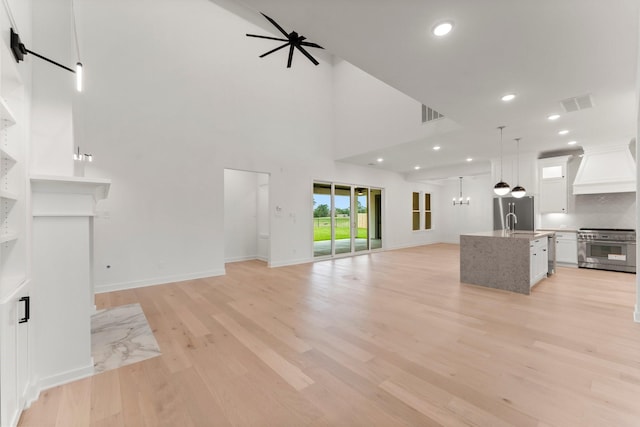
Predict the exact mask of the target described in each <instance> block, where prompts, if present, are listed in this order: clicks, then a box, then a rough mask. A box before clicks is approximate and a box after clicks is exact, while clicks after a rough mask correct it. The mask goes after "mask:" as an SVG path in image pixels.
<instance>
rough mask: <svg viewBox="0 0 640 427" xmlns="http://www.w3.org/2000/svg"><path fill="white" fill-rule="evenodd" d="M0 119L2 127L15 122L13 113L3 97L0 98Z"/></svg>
mask: <svg viewBox="0 0 640 427" xmlns="http://www.w3.org/2000/svg"><path fill="white" fill-rule="evenodd" d="M0 120H2V126H3V127H9V126H13V125H15V124H16V116H14V115H13V112H11V109H10V108H9V106H8V105H7V103H6V102H5V100H4V99H2V98H0Z"/></svg>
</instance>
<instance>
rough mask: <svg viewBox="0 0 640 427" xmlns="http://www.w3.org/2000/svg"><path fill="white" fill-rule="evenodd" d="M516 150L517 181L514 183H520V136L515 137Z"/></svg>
mask: <svg viewBox="0 0 640 427" xmlns="http://www.w3.org/2000/svg"><path fill="white" fill-rule="evenodd" d="M516 150H517V153H518V155H517V156H516V163H517V164H516V166H518V169H517V171H518V174H517V177H518V179H517V182H516V185H520V138H516Z"/></svg>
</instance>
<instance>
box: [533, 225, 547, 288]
mask: <svg viewBox="0 0 640 427" xmlns="http://www.w3.org/2000/svg"><path fill="white" fill-rule="evenodd" d="M548 246H549V245H548V239H547V238H546V237H542V238H540V239H536V240H532V241H531V242H530V243H529V279H530V286H533V285H535V284H536V283H538V282H539V281H540V280H542V279H543V278H545V277H547V271H548V268H549V267H548V265H549V250H548V249H549V248H548Z"/></svg>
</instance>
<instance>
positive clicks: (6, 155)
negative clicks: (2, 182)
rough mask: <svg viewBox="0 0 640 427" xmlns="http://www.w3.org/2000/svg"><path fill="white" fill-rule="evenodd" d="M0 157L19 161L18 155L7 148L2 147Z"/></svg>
mask: <svg viewBox="0 0 640 427" xmlns="http://www.w3.org/2000/svg"><path fill="white" fill-rule="evenodd" d="M0 158H3V159H7V160H10V161H12V162H14V163H15V162H17V161H18V160H16V157H15V156H14V155H13V154H11V153H10V152H9V151H8V150H7V149H6V148H2V147H0Z"/></svg>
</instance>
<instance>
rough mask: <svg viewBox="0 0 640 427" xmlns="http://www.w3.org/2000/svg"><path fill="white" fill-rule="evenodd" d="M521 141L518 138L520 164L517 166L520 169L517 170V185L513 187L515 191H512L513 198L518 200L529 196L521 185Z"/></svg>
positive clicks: (518, 159)
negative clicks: (526, 195)
mask: <svg viewBox="0 0 640 427" xmlns="http://www.w3.org/2000/svg"><path fill="white" fill-rule="evenodd" d="M520 139H521V138H516V143H517V147H518V151H517V153H518V155H517V161H518V163H517V165H516V166H517V167H518V169H517V171H518V174H517V178H518V179H517V180H516V182H517V185H516V186H515V187H513V190H511V195H512V196H513V197H515V198H517V199H519V198H521V197H524V195H525V194H527V190H525V189H524V187H522V186H521V185H520Z"/></svg>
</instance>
